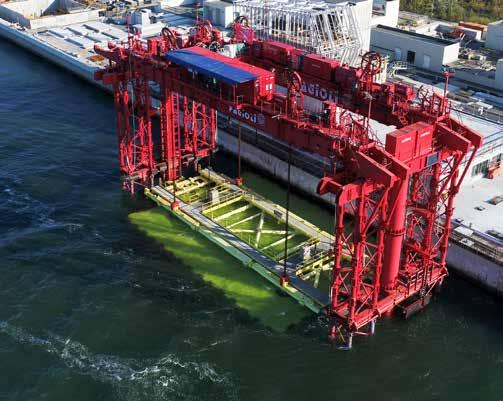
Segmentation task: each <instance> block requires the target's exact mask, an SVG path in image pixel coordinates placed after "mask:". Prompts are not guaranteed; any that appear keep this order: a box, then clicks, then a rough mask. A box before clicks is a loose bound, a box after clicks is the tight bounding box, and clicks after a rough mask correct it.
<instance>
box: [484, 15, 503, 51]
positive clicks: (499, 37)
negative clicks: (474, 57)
mask: <svg viewBox="0 0 503 401" xmlns="http://www.w3.org/2000/svg"><path fill="white" fill-rule="evenodd" d="M486 47H487V48H489V49H493V50H499V51H502V52H503V20H501V21H496V22H492V23H490V24H489V25H488V26H487V33H486Z"/></svg>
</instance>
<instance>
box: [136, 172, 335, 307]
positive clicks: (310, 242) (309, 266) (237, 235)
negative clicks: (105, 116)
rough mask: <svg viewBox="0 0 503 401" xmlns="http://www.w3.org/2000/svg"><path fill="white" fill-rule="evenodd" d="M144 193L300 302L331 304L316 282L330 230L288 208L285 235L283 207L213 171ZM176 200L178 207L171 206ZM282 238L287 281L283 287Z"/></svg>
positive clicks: (324, 267) (325, 261)
mask: <svg viewBox="0 0 503 401" xmlns="http://www.w3.org/2000/svg"><path fill="white" fill-rule="evenodd" d="M145 193H146V195H147V196H148V197H149V198H150V199H152V200H153V201H154V202H156V203H157V204H158V205H160V206H161V207H163V208H164V209H166V210H167V211H169V212H170V213H172V214H173V215H175V216H176V217H177V218H179V219H180V220H182V221H183V222H185V223H186V224H188V225H189V226H190V227H192V228H193V229H195V230H196V231H198V232H199V233H201V234H202V235H204V236H205V237H206V238H208V239H209V240H211V241H212V242H213V243H215V244H217V245H218V246H220V247H221V248H223V249H224V250H226V251H227V252H228V253H230V254H231V255H233V256H234V257H236V258H237V259H238V260H240V261H241V262H242V263H243V265H245V266H246V267H249V268H252V269H253V270H255V271H256V272H258V273H259V274H261V275H262V276H263V277H265V278H266V279H267V280H268V281H269V282H271V283H272V284H274V285H275V286H277V287H278V288H279V289H281V290H282V291H284V292H285V293H287V294H288V295H290V296H292V297H293V298H294V299H296V300H297V301H298V302H299V303H300V304H302V305H304V306H306V307H307V308H309V309H311V310H312V311H314V312H316V313H319V312H320V311H321V310H323V309H324V308H325V307H326V306H327V305H328V304H329V294H328V290H327V289H322V288H320V286H319V282H320V275H322V273H323V272H324V271H328V270H330V269H331V260H332V258H331V251H330V250H331V244H332V242H333V237H332V236H331V235H330V234H328V233H326V232H324V231H322V230H320V229H319V228H318V227H316V226H314V225H313V224H311V223H309V222H307V221H306V220H304V219H302V218H301V217H299V216H297V215H295V214H293V213H291V212H289V219H288V222H289V226H288V233H286V232H285V228H286V227H285V216H286V210H285V209H284V208H282V207H281V206H279V205H277V204H275V203H273V202H271V201H269V200H267V199H264V198H263V197H261V196H259V195H257V194H256V193H254V192H252V191H250V190H248V189H246V188H243V187H239V186H237V185H235V184H233V183H232V182H231V180H229V179H228V178H226V177H224V176H222V175H220V174H218V173H215V172H214V171H212V170H202V171H200V175H199V176H197V177H192V178H189V179H181V180H178V181H177V182H176V184H175V185H173V184H170V185H157V186H155V187H153V188H151V189H146V190H145ZM175 199H176V201H177V203H178V207H177V208H174V209H173V208H172V203H173V202H174V201H175ZM285 241H287V245H288V246H287V248H288V251H287V258H286V274H287V276H288V284H287V285H281V284H280V277H281V276H282V275H283V271H284V266H285V261H284V255H285V253H284V248H285Z"/></svg>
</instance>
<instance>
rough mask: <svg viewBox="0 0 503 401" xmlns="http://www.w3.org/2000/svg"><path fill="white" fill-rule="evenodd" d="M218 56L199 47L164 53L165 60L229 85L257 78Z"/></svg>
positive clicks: (255, 75)
mask: <svg viewBox="0 0 503 401" xmlns="http://www.w3.org/2000/svg"><path fill="white" fill-rule="evenodd" d="M218 56H220V55H218V54H216V53H214V52H212V51H210V50H207V49H203V48H201V47H198V48H188V49H181V50H174V51H170V52H168V53H166V58H167V59H168V60H169V61H171V62H172V63H175V64H177V65H182V66H184V67H187V68H190V69H191V70H194V71H197V72H199V73H201V74H204V75H206V76H209V77H212V78H215V79H217V80H219V81H221V82H224V83H226V84H229V85H237V84H242V83H245V82H249V81H252V80H254V79H256V78H257V77H258V74H254V73H252V72H250V71H247V70H246V69H242V68H239V67H238V66H237V65H232V64H231V61H232V59H229V61H227V60H225V59H226V58H227V57H224V56H220V57H218ZM222 57H224V58H222Z"/></svg>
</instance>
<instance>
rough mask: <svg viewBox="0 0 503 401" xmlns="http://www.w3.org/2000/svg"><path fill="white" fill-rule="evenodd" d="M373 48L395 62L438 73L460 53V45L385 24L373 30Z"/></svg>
mask: <svg viewBox="0 0 503 401" xmlns="http://www.w3.org/2000/svg"><path fill="white" fill-rule="evenodd" d="M370 46H371V48H372V49H373V50H376V51H378V52H380V53H383V54H388V55H389V56H390V58H391V59H393V60H397V61H405V62H407V63H409V64H410V65H414V66H415V67H418V68H423V69H425V70H430V71H435V72H441V71H442V67H443V66H444V65H446V64H449V63H452V62H454V61H456V60H457V59H458V53H459V43H457V42H453V41H450V40H447V39H440V38H436V37H433V36H428V35H423V34H419V33H415V32H410V31H405V30H403V29H398V28H392V27H389V26H383V25H377V26H376V27H373V28H372V33H371V37H370Z"/></svg>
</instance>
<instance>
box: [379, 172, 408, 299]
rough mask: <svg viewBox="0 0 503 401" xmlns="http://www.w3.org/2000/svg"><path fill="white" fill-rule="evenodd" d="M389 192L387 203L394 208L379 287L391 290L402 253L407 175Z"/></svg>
mask: <svg viewBox="0 0 503 401" xmlns="http://www.w3.org/2000/svg"><path fill="white" fill-rule="evenodd" d="M397 185H398V186H397V187H396V188H395V189H393V190H392V191H391V192H390V198H391V199H390V201H389V202H388V204H389V205H394V206H393V207H394V209H393V211H392V214H391V216H390V219H389V227H388V230H387V232H386V238H385V247H384V264H383V268H382V275H381V288H383V289H384V290H385V291H391V290H393V289H394V288H395V285H396V279H397V277H398V270H399V269H400V257H401V253H402V243H403V234H404V231H405V214H406V211H407V193H408V186H409V175H407V177H406V178H405V179H403V180H402V181H401V182H400V183H399V184H397Z"/></svg>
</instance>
